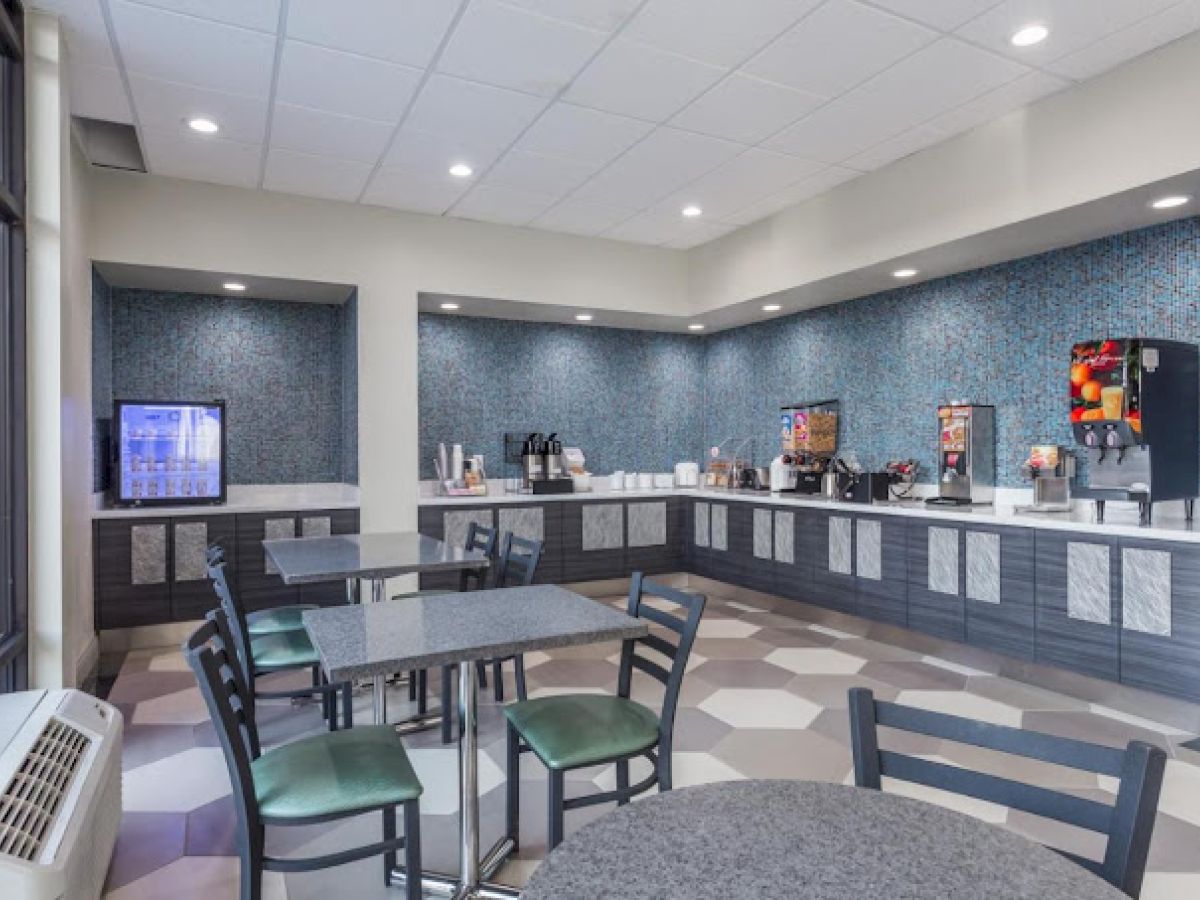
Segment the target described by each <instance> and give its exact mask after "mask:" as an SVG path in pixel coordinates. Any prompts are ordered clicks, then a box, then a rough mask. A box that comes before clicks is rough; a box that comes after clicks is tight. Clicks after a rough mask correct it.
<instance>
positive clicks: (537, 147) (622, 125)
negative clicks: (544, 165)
mask: <svg viewBox="0 0 1200 900" xmlns="http://www.w3.org/2000/svg"><path fill="white" fill-rule="evenodd" d="M653 128H654V126H653V125H652V124H650V123H649V122H643V121H641V120H640V119H630V118H627V117H625V116H618V115H614V114H613V113H606V112H601V111H599V110H596V109H588V108H587V107H584V106H573V105H572V104H570V103H563V102H561V101H560V102H558V103H555V104H554V105H553V106H551V107H550V108H549V109H548V110H546V112H545V113H543V114H542V116H541V117H540V118H539V119H538V120H537V121H536V122H534V123H533V126H532V127H531V128H530V129H529V130H528V131H527V132H525V134H523V135H521V139H520V140H519V141H518V142H517V145H516V146H517V149H519V150H530V151H533V152H536V153H546V154H549V155H551V156H564V157H567V158H569V159H577V160H579V161H581V162H589V163H594V164H595V165H597V166H602V165H604V164H605V163H607V162H609V161H610V160H612V159H613V158H615V157H616V156H618V155H619V154H621V153H623V152H625V151H626V150H628V149H629V148H630V147H631V146H633V145H634V144H635V143H637V142H638V141H640V140H641V139H642V138H644V137H645V136H646V135H647V134H649V133H650V132H651V131H652V130H653Z"/></svg>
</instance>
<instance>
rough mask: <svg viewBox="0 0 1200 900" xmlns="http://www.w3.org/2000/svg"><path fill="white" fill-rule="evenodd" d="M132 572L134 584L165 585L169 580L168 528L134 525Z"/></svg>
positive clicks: (131, 550) (130, 548) (131, 540)
mask: <svg viewBox="0 0 1200 900" xmlns="http://www.w3.org/2000/svg"><path fill="white" fill-rule="evenodd" d="M129 550H130V559H131V562H130V570H131V572H132V578H131V579H130V580H131V582H132V583H133V584H165V583H166V580H167V526H166V525H162V524H158V525H134V526H133V528H132V532H131V536H130V546H129Z"/></svg>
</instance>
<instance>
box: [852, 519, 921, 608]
mask: <svg viewBox="0 0 1200 900" xmlns="http://www.w3.org/2000/svg"><path fill="white" fill-rule="evenodd" d="M854 539H855V542H856V546H855V563H856V565H857V572H856V577H855V590H856V592H857V593H856V598H855V599H856V604H857V610H858V614H859V615H860V616H864V617H865V618H868V619H874V620H875V621H877V622H887V623H888V624H890V625H900V626H902V627H903V626H907V625H908V556H907V544H906V540H907V530H906V527H905V521H904V519H901V518H898V517H895V516H858V517H856V518H855V522H854Z"/></svg>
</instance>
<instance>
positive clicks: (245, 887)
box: [238, 825, 263, 900]
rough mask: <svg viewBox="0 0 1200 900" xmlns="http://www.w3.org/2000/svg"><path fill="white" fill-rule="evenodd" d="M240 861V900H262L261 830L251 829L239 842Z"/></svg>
mask: <svg viewBox="0 0 1200 900" xmlns="http://www.w3.org/2000/svg"><path fill="white" fill-rule="evenodd" d="M238 857H239V858H240V861H241V870H242V871H241V900H262V873H263V829H262V826H261V825H260V826H258V827H257V828H251V829H250V833H249V834H247V835H244V840H242V841H241V842H239V846H238Z"/></svg>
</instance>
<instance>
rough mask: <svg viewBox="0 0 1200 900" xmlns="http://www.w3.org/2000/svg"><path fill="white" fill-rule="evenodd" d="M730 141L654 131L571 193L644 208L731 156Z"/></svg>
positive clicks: (732, 145) (737, 148) (735, 148)
mask: <svg viewBox="0 0 1200 900" xmlns="http://www.w3.org/2000/svg"><path fill="white" fill-rule="evenodd" d="M744 149H745V147H744V146H743V145H741V144H735V143H733V142H732V141H722V140H719V139H717V138H711V137H706V136H704V135H700V134H692V133H690V132H687V131H679V130H677V129H674V128H659V129H658V130H656V131H654V132H653V133H652V134H651V135H650V136H649V137H647V138H646V139H645V140H644V141H642V142H641V143H640V144H638V145H636V146H635V147H633V148H632V149H630V150H629V151H628V152H627V153H626V154H625V155H624V156H621V157H620V158H618V159H617V160H615V161H614V162H613V163H612V164H611V165H609V166H608V168H606V169H604V170H602V171H601V172H600V173H599V174H597V175H596V176H595V177H593V178H592V179H591V180H590V181H588V182H587V183H586V184H585V185H584V186H583V187H581V188H580V189H579V190H578V191H576V192H575V195H574V196H575V197H576V198H577V199H580V200H597V201H601V202H605V203H615V204H617V205H620V206H636V207H645V206H648V205H649V204H652V203H654V202H655V201H657V200H660V199H662V198H663V197H666V196H667V195H668V194H671V193H674V192H675V191H677V190H679V189H680V188H681V187H683V186H684V185H686V184H687V183H688V182H690V181H692V180H693V179H695V178H699V177H700V176H701V175H703V174H704V173H706V172H708V171H710V170H711V169H715V168H716V167H717V166H719V165H721V163H723V162H725V161H726V160H729V159H732V158H733V157H734V156H737V155H738V153H740V152H741V151H742V150H744Z"/></svg>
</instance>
